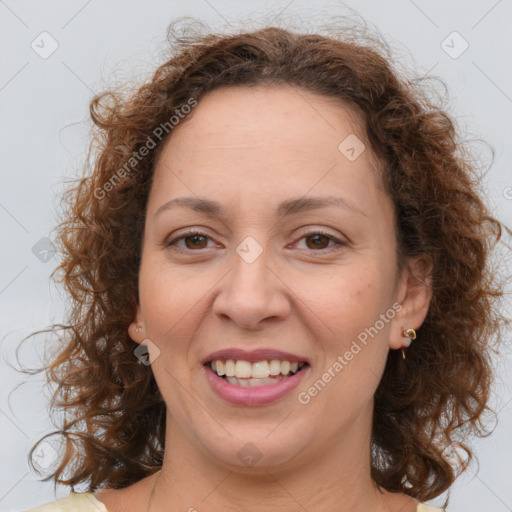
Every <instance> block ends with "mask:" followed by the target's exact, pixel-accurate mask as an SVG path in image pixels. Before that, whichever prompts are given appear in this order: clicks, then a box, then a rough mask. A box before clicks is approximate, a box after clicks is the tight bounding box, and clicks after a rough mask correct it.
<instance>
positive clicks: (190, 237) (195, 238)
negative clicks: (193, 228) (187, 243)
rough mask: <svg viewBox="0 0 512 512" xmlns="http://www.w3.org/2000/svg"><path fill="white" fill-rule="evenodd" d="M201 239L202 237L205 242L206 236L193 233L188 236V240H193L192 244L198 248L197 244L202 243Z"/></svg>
mask: <svg viewBox="0 0 512 512" xmlns="http://www.w3.org/2000/svg"><path fill="white" fill-rule="evenodd" d="M201 239H202V240H203V242H204V240H205V237H204V236H202V235H191V236H189V237H187V240H192V245H193V246H194V247H196V248H197V246H198V245H200V244H201ZM198 240H199V242H198ZM203 245H204V244H203ZM201 248H202V246H201Z"/></svg>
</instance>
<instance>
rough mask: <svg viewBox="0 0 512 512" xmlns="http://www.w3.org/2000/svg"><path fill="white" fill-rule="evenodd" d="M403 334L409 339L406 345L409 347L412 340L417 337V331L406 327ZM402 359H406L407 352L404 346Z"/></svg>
mask: <svg viewBox="0 0 512 512" xmlns="http://www.w3.org/2000/svg"><path fill="white" fill-rule="evenodd" d="M402 334H403V336H404V337H405V338H406V339H407V342H406V345H405V347H406V348H407V347H408V346H409V345H410V344H411V341H412V340H415V339H416V331H415V330H414V329H404V330H403V331H402ZM402 359H405V352H404V349H403V347H402Z"/></svg>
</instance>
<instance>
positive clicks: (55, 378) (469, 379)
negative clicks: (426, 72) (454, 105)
mask: <svg viewBox="0 0 512 512" xmlns="http://www.w3.org/2000/svg"><path fill="white" fill-rule="evenodd" d="M177 26H178V27H179V25H176V24H173V25H171V27H170V32H169V34H170V39H172V43H173V44H172V48H173V53H172V55H171V56H170V58H169V59H168V60H167V62H165V63H164V64H162V65H160V66H159V67H158V69H157V70H156V72H155V73H154V75H153V77H152V79H151V80H149V81H148V82H147V83H145V84H144V85H143V86H141V87H140V88H138V89H136V90H133V91H131V92H126V91H124V93H123V92H117V91H108V92H103V93H101V94H99V95H96V96H95V97H94V98H93V99H92V101H91V104H90V112H91V117H92V120H93V122H94V125H95V128H94V138H93V141H92V142H91V146H90V149H89V157H90V155H91V153H92V150H93V148H95V147H96V148H97V149H98V153H97V155H95V158H94V161H93V162H94V163H93V166H92V167H93V168H92V171H91V172H89V171H90V170H87V167H88V166H89V165H90V164H89V165H86V166H85V167H86V171H85V173H84V175H83V176H81V177H80V178H79V179H78V181H77V182H76V183H75V184H74V186H73V187H72V188H69V189H68V191H67V192H66V194H65V197H64V201H65V202H64V204H65V205H66V209H65V218H64V220H63V222H61V223H60V224H59V226H58V227H57V235H58V236H57V243H58V247H59V250H60V252H61V254H62V261H61V263H60V265H59V266H58V267H57V269H56V270H55V271H54V274H56V273H58V274H59V276H58V282H61V283H63V284H64V285H65V288H66V290H67V292H68V293H69V295H70V298H71V309H70V311H69V312H68V316H67V319H66V322H65V324H60V325H58V326H53V327H54V328H53V329H49V330H52V331H53V332H58V331H62V332H61V334H59V339H60V341H61V343H63V344H64V345H63V346H62V345H61V346H60V348H59V350H58V353H57V354H55V355H54V357H53V359H52V361H51V362H50V363H49V364H48V365H47V366H46V371H47V374H48V379H49V382H51V383H53V384H56V389H55V393H54V395H53V399H52V405H53V407H56V408H57V409H59V410H61V411H62V413H63V414H62V417H61V424H60V425H59V430H58V431H57V432H54V433H52V434H49V435H55V434H59V435H61V436H63V439H64V446H65V453H63V456H62V459H61V460H60V465H59V466H58V468H57V469H56V470H55V471H54V473H53V474H52V475H51V476H49V477H47V480H48V479H49V478H53V479H54V481H55V482H56V483H57V482H58V483H62V484H66V485H71V486H72V487H74V486H75V485H78V484H80V483H82V484H84V483H85V484H87V486H88V490H89V491H94V490H97V489H98V488H100V487H101V486H107V487H111V488H123V487H126V486H128V485H130V484H132V483H134V482H136V481H138V480H140V479H141V478H143V477H145V476H148V475H150V474H152V473H154V472H155V471H157V470H158V469H159V468H160V466H161V464H162V460H163V451H164V433H165V404H164V402H163V399H162V397H161V395H160V393H159V390H158V388H157V385H156V382H155V379H154V377H153V374H152V371H151V367H150V366H145V365H142V364H139V363H138V360H137V359H136V358H135V357H134V349H135V348H136V347H137V346H138V345H137V344H136V343H135V342H134V341H132V339H131V338H130V337H129V335H128V332H127V331H128V326H129V325H130V323H131V322H132V321H133V319H134V315H135V308H136V305H137V302H138V269H139V263H140V254H141V241H142V234H143V229H144V220H145V208H146V203H147V199H148V194H149V191H150V187H151V182H152V176H153V170H154V167H155V162H156V160H157V158H158V156H159V154H160V152H161V149H162V147H163V145H164V143H165V141H166V140H167V139H168V137H170V136H172V129H173V126H172V123H170V122H169V119H170V118H172V116H176V115H178V113H179V112H182V110H180V109H182V107H183V105H187V104H191V99H192V100H193V101H197V102H199V101H200V100H201V98H202V97H203V96H204V95H205V94H207V93H208V92H210V91H213V90H215V89H219V88H223V87H229V86H245V87H251V86H256V85H258V86H260V85H267V84H268V85H279V84H286V85H289V86H292V87H294V88H296V89H297V90H298V91H300V90H301V89H302V90H307V91H311V92H314V93H319V94H321V95H323V96H326V97H330V98H335V99H337V100H339V102H341V103H342V104H343V105H346V106H349V107H352V109H353V110H354V111H355V112H357V113H359V115H360V117H361V119H362V120H363V126H364V129H365V132H366V136H367V139H368V141H369V142H370V144H371V148H372V150H373V153H374V155H375V157H376V158H377V160H378V162H379V167H380V173H381V174H382V178H383V180H384V183H385V186H386V189H387V192H388V193H389V195H390V197H391V198H392V200H393V203H394V206H395V212H396V226H397V233H398V240H397V243H398V262H399V264H400V265H403V264H404V262H405V261H406V259H407V257H409V256H414V255H419V254H426V255H428V256H430V258H431V260H432V262H433V267H432V270H431V274H430V278H431V280H432V285H431V287H432V293H433V295H432V300H431V304H430V309H429V312H428V315H427V317H426V319H425V321H424V323H423V325H422V326H421V329H420V333H419V340H418V342H416V343H414V344H413V345H412V346H411V347H410V348H409V349H408V355H407V359H406V361H403V360H402V359H401V356H400V353H399V351H390V354H389V357H388V360H387V363H386V367H385V371H384V375H383V377H382V381H381V382H380V385H379V387H378V389H377V392H376V396H375V408H374V417H373V433H372V446H373V450H372V454H373V460H372V478H373V479H374V480H375V482H376V483H377V484H378V485H380V486H381V487H383V488H384V489H386V490H388V491H392V492H403V493H405V494H408V495H410V496H412V497H414V498H417V499H419V500H421V501H424V500H429V499H432V498H434V497H436V496H438V495H439V494H441V493H442V492H443V491H445V490H446V489H447V488H448V487H449V486H450V485H451V484H452V483H453V482H454V480H455V478H456V477H457V474H456V471H455V470H454V468H453V467H452V466H451V465H450V464H449V463H448V462H447V461H446V460H445V458H444V457H443V454H442V452H443V449H444V447H446V446H448V445H449V444H450V443H451V442H453V441H455V440H457V441H459V442H460V443H461V444H460V446H461V447H463V448H464V449H465V450H466V451H467V453H468V454H469V456H470V459H471V455H472V454H471V450H470V448H469V446H467V445H466V444H464V442H465V439H466V437H467V435H468V434H477V435H484V427H483V424H482V423H481V419H482V415H483V413H485V412H486V411H489V410H490V408H489V405H488V401H489V395H490V386H491V384H492V376H493V372H492V362H491V355H492V354H491V352H492V344H493V341H496V340H497V339H498V334H499V331H500V329H501V325H502V319H503V317H502V316H501V315H500V314H499V308H498V302H499V301H498V300H497V299H499V298H500V297H501V296H502V295H503V287H502V285H500V283H499V282H498V279H497V273H496V272H495V270H493V269H492V268H491V264H490V261H491V254H492V253H491V250H492V249H493V246H494V245H495V244H496V241H497V240H499V239H500V236H501V233H502V226H501V224H500V222H499V221H498V220H497V219H495V218H494V217H492V216H491V215H490V213H489V211H488V209H487V207H486V205H485V204H484V202H483V201H482V192H481V189H480V187H481V184H480V177H479V175H478V172H477V167H478V166H477V165H476V164H475V163H474V161H473V160H472V158H471V157H470V153H468V151H467V149H466V148H465V146H464V144H463V142H462V141H460V140H459V137H458V135H457V133H456V130H455V127H454V123H453V121H452V120H451V119H450V117H449V116H448V115H447V114H446V113H445V111H443V110H442V109H441V107H440V106H439V105H438V104H437V103H438V101H437V99H432V97H431V96H429V94H427V92H426V91H427V89H426V88H425V87H424V82H423V80H422V79H419V78H416V79H411V80H406V79H404V78H401V76H400V73H398V71H397V70H396V69H394V67H393V65H392V64H391V63H390V60H391V59H390V56H389V53H388V52H389V50H388V49H387V47H386V46H385V45H384V44H383V43H382V41H379V40H378V38H375V37H374V36H368V35H366V36H365V37H364V38H363V37H362V36H361V34H358V35H357V37H353V36H349V33H348V32H344V33H340V34H339V35H335V34H333V33H330V34H329V35H327V36H324V35H320V34H300V33H295V32H292V31H289V30H285V29H283V28H278V27H268V28H264V29H258V30H253V31H250V32H240V33H236V34H230V35H225V34H206V35H204V34H202V33H195V32H193V30H185V31H183V32H180V33H178V32H179V30H178V29H177V28H176V27H177ZM180 30H181V29H180ZM189 110H190V109H189ZM190 115H193V111H192V112H191V113H190ZM180 117H182V116H180ZM185 122H186V120H185ZM159 127H165V132H166V133H165V134H164V136H160V137H158V136H157V135H156V134H161V132H162V129H160V131H159V130H158V128H159ZM162 133H163V132H162ZM150 139H151V141H152V145H153V146H154V147H153V148H152V149H151V150H150V151H147V148H148V145H149V141H150ZM143 147H146V151H143V149H142V148H143ZM143 153H144V154H145V156H144V157H143V158H138V157H137V155H141V154H143ZM89 160H90V158H89V159H88V163H89ZM127 162H128V163H129V167H127V165H126V164H127ZM52 277H53V274H52ZM43 439H44V438H43ZM40 442H41V441H40ZM36 446H37V445H36Z"/></svg>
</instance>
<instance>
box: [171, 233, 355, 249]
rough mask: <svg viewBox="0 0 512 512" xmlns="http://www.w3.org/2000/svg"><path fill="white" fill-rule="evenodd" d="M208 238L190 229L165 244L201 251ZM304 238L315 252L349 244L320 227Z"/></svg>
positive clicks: (206, 245)
mask: <svg viewBox="0 0 512 512" xmlns="http://www.w3.org/2000/svg"><path fill="white" fill-rule="evenodd" d="M208 240H212V239H211V238H210V237H209V236H208V235H207V234H206V233H203V232H201V231H189V232H187V233H183V234H181V235H180V236H178V237H176V238H173V239H172V240H169V241H168V242H166V243H165V246H166V247H170V246H173V247H175V248H176V249H177V250H179V251H181V252H188V251H201V250H203V249H208ZM302 240H305V243H306V247H305V250H310V251H314V252H320V251H325V252H332V250H337V249H338V248H339V247H341V246H346V245H347V243H346V242H344V241H342V240H340V239H339V238H337V237H335V236H334V235H333V234H332V233H328V232H325V231H322V230H318V229H317V230H315V231H310V232H309V233H305V234H304V235H303V236H302V237H301V238H300V239H299V242H300V241H302ZM180 242H183V243H184V246H183V245H182V244H180ZM296 243H297V242H296ZM329 244H332V245H329ZM302 249H304V248H302Z"/></svg>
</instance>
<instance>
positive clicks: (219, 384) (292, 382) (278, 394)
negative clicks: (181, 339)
mask: <svg viewBox="0 0 512 512" xmlns="http://www.w3.org/2000/svg"><path fill="white" fill-rule="evenodd" d="M203 368H204V369H205V371H206V377H207V378H208V382H209V383H210V385H211V386H212V388H213V390H214V391H215V392H216V393H217V395H219V396H220V397H221V398H223V399H224V400H226V401H227V402H230V403H232V404H235V405H249V406H252V405H266V404H270V403H272V402H275V401H276V400H279V399H280V398H282V397H284V396H285V395H286V394H288V393H289V392H290V391H291V390H292V389H294V388H295V387H297V386H298V385H299V383H300V381H301V380H302V379H303V378H304V376H305V374H306V372H307V371H308V369H309V366H307V365H306V366H304V367H303V368H302V370H300V371H298V372H297V373H295V374H294V375H292V376H291V377H287V378H286V379H282V380H280V381H278V382H276V383H275V384H266V385H265V386H254V387H251V388H244V387H242V386H236V385H234V384H230V383H229V382H228V381H226V380H224V379H223V378H222V377H219V376H218V375H217V373H216V372H214V371H213V370H212V369H211V368H210V367H209V366H204V367H203Z"/></svg>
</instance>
